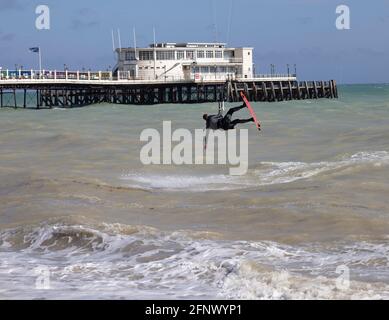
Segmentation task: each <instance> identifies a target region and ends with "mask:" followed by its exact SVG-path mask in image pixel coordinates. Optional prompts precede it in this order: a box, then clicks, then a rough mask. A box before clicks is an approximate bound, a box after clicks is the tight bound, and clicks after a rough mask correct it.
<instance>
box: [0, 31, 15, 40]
mask: <svg viewBox="0 0 389 320" xmlns="http://www.w3.org/2000/svg"><path fill="white" fill-rule="evenodd" d="M15 37H16V35H15V34H14V33H3V32H1V31H0V41H3V42H11V41H12V40H13V39H15Z"/></svg>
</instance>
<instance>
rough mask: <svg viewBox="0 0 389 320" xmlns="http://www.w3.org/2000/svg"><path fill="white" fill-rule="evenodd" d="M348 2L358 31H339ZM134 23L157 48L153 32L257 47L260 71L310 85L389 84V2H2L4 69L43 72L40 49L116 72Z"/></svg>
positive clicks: (55, 62) (47, 57)
mask: <svg viewBox="0 0 389 320" xmlns="http://www.w3.org/2000/svg"><path fill="white" fill-rule="evenodd" d="M39 4H45V5H48V6H49V7H50V10H51V29H50V30H48V31H39V30H37V29H36V28H35V19H36V17H37V16H36V14H35V8H36V6H38V5H39ZM340 4H346V5H348V6H349V7H350V10H351V30H344V31H339V30H337V29H336V27H335V20H336V17H337V16H336V13H335V10H336V7H337V6H338V5H340ZM231 8H232V10H231ZM230 13H232V14H230ZM230 17H231V19H230ZM230 22H231V23H230ZM134 26H135V27H136V30H137V38H138V39H137V40H138V45H140V46H147V45H149V44H150V43H152V42H153V33H152V29H153V26H155V28H156V32H157V41H158V42H163V41H167V42H196V41H214V40H215V39H217V40H218V41H222V42H226V41H227V40H229V44H230V46H252V47H254V48H255V56H254V57H255V64H256V70H257V73H259V72H260V73H266V72H269V70H270V64H271V63H273V64H275V65H276V68H277V71H278V72H285V71H286V64H287V63H289V64H291V65H293V64H295V63H296V64H297V68H298V74H299V78H300V79H302V80H303V79H306V80H315V79H318V80H322V79H323V80H327V79H336V80H338V82H341V83H369V82H372V83H377V82H386V83H388V82H389V72H388V71H389V41H388V38H389V37H388V35H389V0H374V1H364V0H352V1H346V0H192V1H188V0H165V1H161V0H148V1H139V0H137V1H135V0H111V1H106V0H78V1H73V0H69V1H59V0H55V1H54V0H39V1H35V0H0V66H2V67H3V68H7V67H8V68H14V66H15V64H18V65H23V66H24V67H25V68H30V67H33V68H37V57H36V54H32V53H30V52H29V51H28V48H29V47H32V46H38V45H39V46H41V47H42V52H43V64H44V67H45V68H47V69H63V65H64V64H65V63H66V64H67V65H68V66H69V68H70V69H79V68H80V69H81V68H83V67H85V68H88V69H89V68H91V69H107V68H108V67H109V66H113V65H114V64H115V61H114V54H113V52H112V43H111V30H112V29H113V28H114V29H117V28H120V30H121V35H122V44H123V46H130V45H132V28H133V27H134ZM215 26H216V28H215ZM215 30H217V32H215ZM228 30H230V33H229V32H228Z"/></svg>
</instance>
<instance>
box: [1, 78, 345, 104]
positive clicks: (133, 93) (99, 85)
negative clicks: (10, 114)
mask: <svg viewBox="0 0 389 320" xmlns="http://www.w3.org/2000/svg"><path fill="white" fill-rule="evenodd" d="M240 92H244V93H245V94H246V96H247V97H248V99H249V100H250V101H262V102H276V101H289V100H305V99H322V98H326V99H334V98H337V97H338V89H337V85H336V82H335V81H334V80H330V81H296V80H290V79H283V78H279V79H277V78H276V77H274V78H269V79H261V78H255V79H241V80H208V81H201V80H200V81H196V80H189V81H185V80H181V81H163V80H158V81H157V80H152V81H146V80H113V79H106V80H90V79H88V80H81V79H4V78H2V79H0V107H14V108H18V107H23V108H27V107H31V105H32V103H31V101H32V100H33V101H34V102H33V105H34V108H37V109H40V108H53V107H64V108H71V107H80V106H87V105H92V104H97V103H112V104H129V105H153V104H164V103H180V104H185V103H205V102H217V101H221V100H224V101H229V102H237V101H240V99H241V98H240ZM18 93H19V95H18ZM20 94H21V95H22V96H23V99H22V102H21V99H20ZM32 96H33V98H31V97H32ZM17 97H18V98H17ZM27 97H28V98H27ZM27 100H29V101H27Z"/></svg>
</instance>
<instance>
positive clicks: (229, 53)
mask: <svg viewBox="0 0 389 320" xmlns="http://www.w3.org/2000/svg"><path fill="white" fill-rule="evenodd" d="M233 57H234V51H231V50H229V51H224V59H231V58H233Z"/></svg>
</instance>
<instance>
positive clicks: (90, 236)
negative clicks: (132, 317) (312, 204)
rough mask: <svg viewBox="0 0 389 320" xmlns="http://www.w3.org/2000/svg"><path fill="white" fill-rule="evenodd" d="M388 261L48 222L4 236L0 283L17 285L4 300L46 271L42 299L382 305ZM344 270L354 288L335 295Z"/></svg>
mask: <svg viewBox="0 0 389 320" xmlns="http://www.w3.org/2000/svg"><path fill="white" fill-rule="evenodd" d="M388 254H389V242H388V241H383V242H380V243H372V242H364V241H359V242H349V243H333V244H331V245H330V244H328V243H327V244H326V245H325V246H324V245H321V244H314V243H313V244H307V245H300V246H290V245H283V244H279V243H275V242H267V241H263V242H248V241H227V240H220V239H218V235H217V234H208V233H206V232H192V231H177V232H163V231H160V230H157V229H155V228H151V227H147V226H129V225H121V224H92V223H85V222H84V223H83V224H74V223H71V222H66V221H52V222H47V223H43V224H41V225H37V226H24V227H20V228H16V229H10V230H4V231H2V232H1V233H0V258H1V259H0V282H1V283H3V284H4V283H7V282H8V281H9V282H12V284H13V285H12V288H13V289H12V290H4V291H3V295H5V296H7V297H12V294H14V295H17V297H18V298H31V297H34V294H36V292H35V293H34V292H33V291H34V290H26V285H28V281H27V280H26V279H29V277H30V278H32V279H35V276H34V270H35V268H36V267H37V266H42V265H43V266H45V267H46V268H48V270H49V272H50V275H51V278H52V283H53V286H54V288H53V289H57V290H53V291H52V292H53V296H50V294H51V293H50V292H47V293H45V294H46V295H47V296H46V298H50V297H51V298H54V297H55V298H58V295H57V294H58V293H60V295H61V296H60V297H62V298H80V297H81V298H82V297H87V298H116V299H117V298H127V299H131V298H132V299H134V298H136V299H140V298H144V299H150V298H152V299H154V298H159V299H166V298H172V299H173V298H178V299H196V298H201V299H208V298H210V299H212V298H213V299H214V298H217V299H220V298H221V299H351V298H352V299H354V298H359V299H363V298H373V299H380V298H382V299H384V298H388V297H389V286H388V285H387V283H388V281H389V277H388V276H389V274H388V271H387V270H388V258H387V257H388ZM345 263H347V266H348V267H349V268H350V270H352V280H351V285H350V287H348V288H342V289H339V288H338V287H337V277H339V275H338V274H337V273H336V272H337V270H338V268H339V267H345V266H344V264H345ZM347 266H346V267H347ZM372 279H373V280H374V281H371V280H372ZM26 281H27V282H26ZM4 288H6V286H5V287H4ZM40 294H42V293H40Z"/></svg>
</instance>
